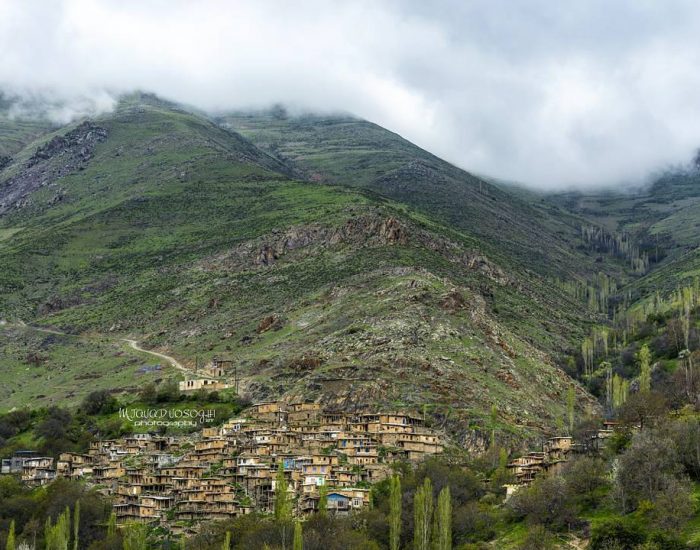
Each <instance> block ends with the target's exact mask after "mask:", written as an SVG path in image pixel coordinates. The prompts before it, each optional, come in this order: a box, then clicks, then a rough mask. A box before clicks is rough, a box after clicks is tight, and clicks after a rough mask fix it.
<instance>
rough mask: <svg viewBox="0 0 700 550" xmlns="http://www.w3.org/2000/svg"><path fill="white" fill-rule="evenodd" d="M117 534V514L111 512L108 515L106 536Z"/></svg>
mask: <svg viewBox="0 0 700 550" xmlns="http://www.w3.org/2000/svg"><path fill="white" fill-rule="evenodd" d="M116 534H117V514H115V513H114V512H112V513H111V514H110V515H109V521H108V522H107V537H108V538H110V537H113V536H114V535H116Z"/></svg>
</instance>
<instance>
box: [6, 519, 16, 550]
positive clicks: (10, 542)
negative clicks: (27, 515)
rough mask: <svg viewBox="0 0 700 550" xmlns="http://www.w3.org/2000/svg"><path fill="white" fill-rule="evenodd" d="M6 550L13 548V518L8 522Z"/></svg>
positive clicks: (13, 549) (12, 549)
mask: <svg viewBox="0 0 700 550" xmlns="http://www.w3.org/2000/svg"><path fill="white" fill-rule="evenodd" d="M5 549H6V550H15V520H12V521H11V522H10V532H9V533H8V534H7V542H6V543H5Z"/></svg>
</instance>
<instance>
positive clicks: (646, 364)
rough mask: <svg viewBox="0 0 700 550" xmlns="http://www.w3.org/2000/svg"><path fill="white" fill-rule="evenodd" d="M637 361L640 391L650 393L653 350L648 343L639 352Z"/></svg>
mask: <svg viewBox="0 0 700 550" xmlns="http://www.w3.org/2000/svg"><path fill="white" fill-rule="evenodd" d="M637 361H638V362H639V391H640V392H642V393H648V392H649V391H650V390H651V352H650V351H649V346H648V345H647V344H644V345H643V346H642V347H641V348H640V350H639V351H638V352H637Z"/></svg>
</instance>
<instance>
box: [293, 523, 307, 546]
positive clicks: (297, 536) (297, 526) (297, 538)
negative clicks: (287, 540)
mask: <svg viewBox="0 0 700 550" xmlns="http://www.w3.org/2000/svg"><path fill="white" fill-rule="evenodd" d="M292 549H293V550H304V539H303V537H302V534H301V522H300V521H299V520H297V521H296V522H295V523H294V543H293V545H292Z"/></svg>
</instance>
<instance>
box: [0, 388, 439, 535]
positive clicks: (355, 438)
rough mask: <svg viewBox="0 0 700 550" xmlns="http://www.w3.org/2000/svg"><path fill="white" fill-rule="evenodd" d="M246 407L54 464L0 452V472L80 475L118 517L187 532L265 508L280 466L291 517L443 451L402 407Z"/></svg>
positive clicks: (351, 505)
mask: <svg viewBox="0 0 700 550" xmlns="http://www.w3.org/2000/svg"><path fill="white" fill-rule="evenodd" d="M246 412H247V414H246V416H241V417H240V418H233V419H230V420H228V421H227V422H225V423H224V424H223V425H221V426H219V427H206V428H203V429H202V430H201V431H200V432H198V433H196V434H194V435H186V436H157V435H153V434H148V433H141V434H133V435H131V436H128V437H122V438H119V439H111V440H96V441H93V442H92V443H91V445H90V449H89V451H88V452H87V453H86V454H76V453H63V454H61V455H60V457H59V459H58V461H56V462H55V464H54V459H53V458H51V457H40V456H36V455H35V454H33V453H31V452H18V453H16V454H15V456H14V457H13V458H10V459H5V460H3V462H2V473H5V474H20V475H21V477H22V479H23V481H24V482H26V483H28V484H32V485H42V484H45V483H48V482H50V481H51V480H53V479H55V478H57V477H64V478H69V479H83V480H86V481H88V482H89V483H91V484H93V485H94V486H96V487H97V488H98V489H99V491H100V492H102V493H103V494H104V495H106V496H109V497H111V498H112V499H113V502H114V510H115V512H116V516H117V519H118V521H119V522H120V523H126V522H128V521H137V522H142V523H148V524H152V525H162V526H164V527H167V528H169V529H171V530H172V531H173V532H176V533H177V532H196V530H197V525H198V524H199V522H201V521H203V520H217V519H229V518H233V517H236V516H239V515H242V514H247V513H249V512H251V511H253V510H257V511H263V512H265V511H270V510H271V509H272V507H273V503H274V494H275V484H276V483H275V477H276V475H277V472H278V469H279V467H280V465H281V466H282V469H283V471H284V475H285V478H286V480H287V486H288V491H289V493H290V494H289V495H288V496H289V497H291V499H292V500H293V502H294V503H295V512H296V514H297V515H305V514H309V513H313V512H314V511H315V510H317V509H318V503H319V499H320V496H321V491H323V492H324V493H325V494H326V498H327V508H328V510H329V511H331V512H336V513H346V512H349V511H351V510H355V509H361V508H363V507H365V506H367V505H368V504H369V487H370V486H371V484H373V483H376V482H378V481H381V480H382V479H384V478H386V477H387V476H389V475H390V474H391V463H392V462H394V461H397V460H409V461H419V460H422V459H424V458H425V457H427V456H429V455H434V454H438V453H441V452H442V451H443V438H442V437H441V435H440V434H438V433H437V432H435V431H434V430H431V429H429V428H427V427H425V426H424V425H423V421H422V419H421V418H419V417H417V416H414V415H411V414H406V413H381V412H367V413H356V414H350V413H345V412H335V411H327V410H324V409H323V407H322V406H321V405H320V404H319V403H292V404H285V403H283V402H278V401H273V402H265V403H258V404H256V405H253V406H252V407H251V408H250V409H249V410H248V411H246ZM322 487H323V489H321V488H322Z"/></svg>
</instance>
